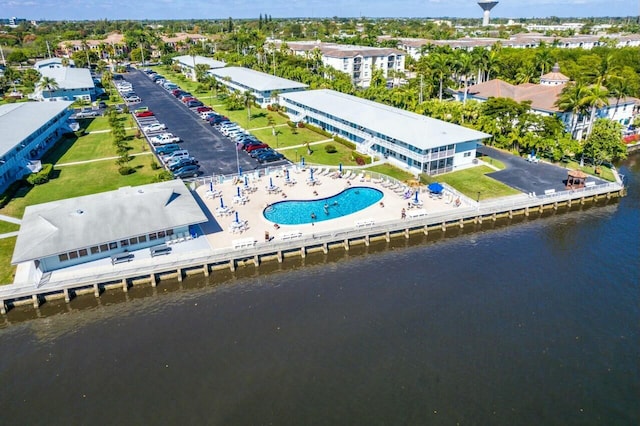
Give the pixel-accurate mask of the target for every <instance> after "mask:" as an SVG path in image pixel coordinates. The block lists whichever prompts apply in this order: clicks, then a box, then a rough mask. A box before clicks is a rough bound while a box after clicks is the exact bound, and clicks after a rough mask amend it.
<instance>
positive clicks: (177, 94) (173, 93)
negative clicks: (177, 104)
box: [171, 87, 184, 98]
mask: <svg viewBox="0 0 640 426" xmlns="http://www.w3.org/2000/svg"><path fill="white" fill-rule="evenodd" d="M183 93H184V92H183V91H182V90H181V89H178V88H177V87H176V88H175V89H173V90H172V91H171V94H172V95H173V96H175V97H176V98H177V97H178V96H180V95H181V94H183Z"/></svg>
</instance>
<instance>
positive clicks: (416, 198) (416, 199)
mask: <svg viewBox="0 0 640 426" xmlns="http://www.w3.org/2000/svg"><path fill="white" fill-rule="evenodd" d="M416 204H418V190H417V189H416Z"/></svg>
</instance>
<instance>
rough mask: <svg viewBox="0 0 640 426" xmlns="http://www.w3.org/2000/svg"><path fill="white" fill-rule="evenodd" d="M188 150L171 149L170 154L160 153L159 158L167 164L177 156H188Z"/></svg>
mask: <svg viewBox="0 0 640 426" xmlns="http://www.w3.org/2000/svg"><path fill="white" fill-rule="evenodd" d="M189 157H190V155H189V151H187V150H186V149H179V150H177V151H173V152H172V153H170V154H166V155H161V156H160V158H161V159H162V162H163V163H165V164H167V163H169V162H171V161H174V160H177V159H178V158H189Z"/></svg>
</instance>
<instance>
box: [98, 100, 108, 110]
mask: <svg viewBox="0 0 640 426" xmlns="http://www.w3.org/2000/svg"><path fill="white" fill-rule="evenodd" d="M98 108H103V109H105V108H107V103H106V102H104V101H100V102H98Z"/></svg>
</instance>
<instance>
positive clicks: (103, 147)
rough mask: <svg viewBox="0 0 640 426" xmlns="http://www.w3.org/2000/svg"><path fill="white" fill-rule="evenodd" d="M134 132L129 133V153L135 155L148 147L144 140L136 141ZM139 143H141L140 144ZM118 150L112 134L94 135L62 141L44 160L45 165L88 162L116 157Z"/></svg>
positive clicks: (129, 131)
mask: <svg viewBox="0 0 640 426" xmlns="http://www.w3.org/2000/svg"><path fill="white" fill-rule="evenodd" d="M134 133H135V131H134V130H128V131H127V135H128V137H127V140H128V143H129V145H130V146H131V150H130V151H129V152H130V153H131V154H135V153H138V152H141V151H142V147H143V146H146V144H145V143H144V140H143V139H139V140H137V139H135V137H134ZM138 142H139V143H138ZM117 155H118V154H117V153H116V148H115V146H114V145H113V142H112V139H111V133H110V132H107V133H92V134H86V135H83V136H80V137H77V136H73V137H69V138H63V139H62V140H60V141H59V142H58V143H57V145H56V146H55V148H53V149H52V150H51V151H49V152H48V153H47V154H46V155H45V157H44V158H43V160H42V162H43V163H53V164H56V163H70V162H75V161H86V160H93V159H97V158H108V157H115V156H117Z"/></svg>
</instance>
